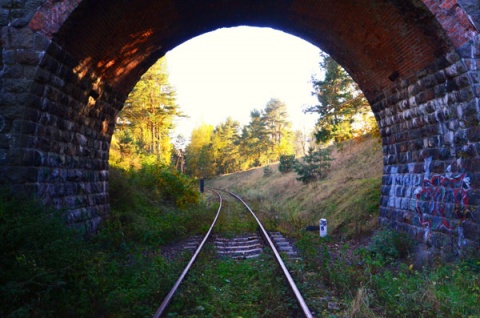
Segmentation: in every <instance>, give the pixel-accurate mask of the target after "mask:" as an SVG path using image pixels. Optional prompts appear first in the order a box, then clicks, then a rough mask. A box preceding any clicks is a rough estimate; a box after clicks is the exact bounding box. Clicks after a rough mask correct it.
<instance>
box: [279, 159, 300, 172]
mask: <svg viewBox="0 0 480 318" xmlns="http://www.w3.org/2000/svg"><path fill="white" fill-rule="evenodd" d="M295 163H296V160H295V155H281V156H280V164H279V165H278V171H280V172H281V173H287V172H290V171H292V170H293V167H294V165H295Z"/></svg>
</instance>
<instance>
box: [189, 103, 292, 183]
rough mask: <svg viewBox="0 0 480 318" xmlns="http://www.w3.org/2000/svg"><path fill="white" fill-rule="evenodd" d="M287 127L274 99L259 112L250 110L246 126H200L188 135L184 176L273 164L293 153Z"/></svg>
mask: <svg viewBox="0 0 480 318" xmlns="http://www.w3.org/2000/svg"><path fill="white" fill-rule="evenodd" d="M290 126H291V123H290V122H289V121H288V115H287V112H286V105H285V104H284V103H283V102H281V101H279V100H277V99H271V100H270V101H269V102H268V103H267V105H266V106H265V108H264V109H263V110H257V109H254V110H252V111H251V112H250V122H249V124H248V125H245V126H243V127H241V126H240V124H239V122H238V121H235V120H233V119H232V118H227V120H226V121H225V122H223V123H220V124H219V125H217V126H216V127H215V128H213V127H212V126H210V125H201V126H200V127H198V128H197V129H194V130H193V131H192V135H191V141H190V144H189V145H188V146H187V151H186V157H187V172H188V173H189V174H190V175H193V176H196V177H198V178H208V177H212V176H214V175H219V174H225V173H232V172H236V171H241V170H246V169H249V168H252V167H259V166H262V165H266V164H268V163H270V162H272V161H277V160H279V158H280V155H281V154H291V153H293V148H294V145H293V144H294V135H293V133H292V131H291V130H290Z"/></svg>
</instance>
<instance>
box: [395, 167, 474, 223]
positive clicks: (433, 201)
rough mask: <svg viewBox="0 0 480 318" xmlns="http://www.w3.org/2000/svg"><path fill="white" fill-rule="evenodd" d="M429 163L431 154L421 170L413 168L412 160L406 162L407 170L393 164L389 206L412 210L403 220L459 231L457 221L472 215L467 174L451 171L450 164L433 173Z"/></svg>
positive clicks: (459, 221)
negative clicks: (401, 171) (405, 171)
mask: <svg viewBox="0 0 480 318" xmlns="http://www.w3.org/2000/svg"><path fill="white" fill-rule="evenodd" d="M431 163H432V158H426V159H425V161H424V167H423V171H424V173H415V172H414V171H415V163H411V164H408V165H407V168H408V173H399V168H398V167H392V169H391V176H392V179H391V180H392V183H391V186H390V193H389V201H388V206H390V207H392V208H395V209H398V210H404V211H411V212H413V214H412V215H411V216H409V221H406V222H411V223H412V224H414V225H417V226H422V227H424V228H426V229H427V230H429V231H430V230H434V231H437V230H446V231H453V230H457V231H460V230H461V229H460V227H459V226H458V225H459V224H460V223H461V222H462V221H464V220H466V219H468V218H470V217H471V207H470V206H469V192H470V190H471V185H470V178H469V177H468V175H467V174H466V173H463V172H462V173H453V172H452V167H451V166H448V167H447V168H446V169H445V172H444V173H443V174H432V173H431V170H430V166H431ZM429 231H428V232H429Z"/></svg>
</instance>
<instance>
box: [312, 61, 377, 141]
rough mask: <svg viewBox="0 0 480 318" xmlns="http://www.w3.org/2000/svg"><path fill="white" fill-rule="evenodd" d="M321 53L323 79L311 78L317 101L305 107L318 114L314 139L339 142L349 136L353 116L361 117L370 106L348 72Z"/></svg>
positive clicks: (351, 129) (352, 131) (351, 132)
mask: <svg viewBox="0 0 480 318" xmlns="http://www.w3.org/2000/svg"><path fill="white" fill-rule="evenodd" d="M321 57H322V58H323V60H322V62H321V63H320V68H321V69H322V70H324V72H325V77H324V79H323V80H317V79H315V78H313V79H312V82H313V88H314V93H313V94H315V95H316V96H317V99H318V102H319V104H318V105H315V106H311V107H308V108H307V109H306V110H305V111H306V112H311V113H318V114H319V115H320V117H319V119H318V121H317V124H316V129H317V132H316V133H315V137H316V139H317V142H324V143H325V142H328V141H330V140H333V141H334V142H336V143H339V142H341V141H343V140H347V139H350V138H352V137H353V135H354V128H353V127H352V123H353V122H354V120H355V118H356V116H357V118H361V117H362V115H361V114H364V113H367V112H369V111H370V107H369V104H368V102H367V101H366V99H365V97H364V95H363V94H362V93H361V92H360V91H359V89H358V86H357V84H356V83H355V82H354V81H353V79H352V78H351V77H350V75H348V73H347V72H346V71H345V70H344V69H343V68H342V67H341V66H340V65H339V64H338V63H337V62H335V60H334V59H333V58H331V57H330V56H328V55H326V54H322V55H321ZM359 114H360V116H359Z"/></svg>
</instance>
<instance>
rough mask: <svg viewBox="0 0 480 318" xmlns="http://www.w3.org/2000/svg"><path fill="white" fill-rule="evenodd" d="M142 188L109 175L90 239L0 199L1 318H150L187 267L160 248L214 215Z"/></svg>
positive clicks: (54, 217) (56, 216) (42, 212)
mask: <svg viewBox="0 0 480 318" xmlns="http://www.w3.org/2000/svg"><path fill="white" fill-rule="evenodd" d="M149 168H151V167H149ZM150 172H151V171H150V170H148V169H145V170H144V171H143V172H141V173H142V177H146V173H150ZM155 173H157V174H158V175H160V176H162V177H163V176H164V175H163V174H166V173H168V170H163V171H156V172H155ZM146 183H148V182H146ZM146 183H143V184H142V186H141V185H140V184H141V183H140V182H139V180H138V178H137V176H135V173H133V171H124V170H121V169H115V168H112V169H111V173H110V185H111V188H110V190H111V192H110V197H112V199H113V200H112V211H111V213H110V215H109V216H108V217H107V218H106V220H105V221H104V222H103V223H102V224H101V225H100V227H99V230H98V233H97V234H96V235H95V236H93V237H91V238H89V239H86V238H84V237H83V236H82V235H81V234H82V233H79V232H78V231H77V230H75V228H74V227H67V226H66V223H65V220H64V219H63V218H62V212H61V211H52V210H49V209H46V208H45V207H43V206H41V205H39V204H37V203H35V202H33V201H32V200H31V199H29V198H16V197H14V196H12V195H11V194H10V193H8V192H6V191H3V192H1V193H0V239H1V242H2V244H0V316H1V317H147V316H151V315H152V313H153V312H154V311H155V308H156V307H157V306H158V305H159V302H160V301H161V297H162V295H165V294H166V293H167V292H168V290H169V289H170V288H171V286H172V285H173V283H174V282H175V280H176V278H177V275H178V274H179V273H180V272H181V269H183V267H184V266H185V261H186V259H185V258H183V257H180V258H178V259H175V260H169V259H167V258H165V257H164V256H162V255H161V254H159V247H160V246H161V245H162V244H166V243H169V242H174V241H176V240H179V239H181V238H184V237H186V236H189V235H192V234H195V233H204V232H205V230H206V228H208V225H209V224H210V222H211V221H212V219H213V216H214V211H212V210H210V209H207V207H205V206H203V205H189V207H188V209H182V210H179V209H177V208H175V207H174V206H172V205H168V206H166V205H163V204H160V203H161V202H158V200H152V198H155V194H154V193H151V191H153V192H155V191H156V190H155V189H152V188H149V187H143V185H146ZM174 183H175V182H174ZM186 184H188V182H187V183H186Z"/></svg>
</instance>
